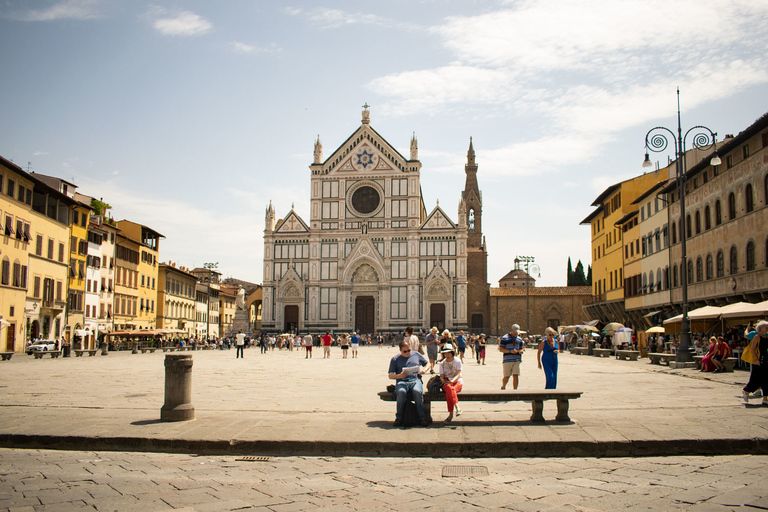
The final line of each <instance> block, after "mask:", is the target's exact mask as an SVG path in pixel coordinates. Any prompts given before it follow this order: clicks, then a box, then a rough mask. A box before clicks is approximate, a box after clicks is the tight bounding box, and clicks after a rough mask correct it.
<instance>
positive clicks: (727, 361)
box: [693, 356, 739, 372]
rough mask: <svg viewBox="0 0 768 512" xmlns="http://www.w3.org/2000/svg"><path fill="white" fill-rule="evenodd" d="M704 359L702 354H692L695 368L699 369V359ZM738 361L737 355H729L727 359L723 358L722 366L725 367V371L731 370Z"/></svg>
mask: <svg viewBox="0 0 768 512" xmlns="http://www.w3.org/2000/svg"><path fill="white" fill-rule="evenodd" d="M702 359H704V356H693V361H694V362H695V363H696V368H697V369H699V370H701V360H702ZM738 362H739V358H738V357H729V358H727V359H723V366H724V367H725V371H726V372H732V371H733V369H734V367H735V366H736V363H738Z"/></svg>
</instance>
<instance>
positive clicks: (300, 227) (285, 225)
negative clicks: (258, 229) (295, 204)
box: [275, 210, 309, 233]
mask: <svg viewBox="0 0 768 512" xmlns="http://www.w3.org/2000/svg"><path fill="white" fill-rule="evenodd" d="M275 233H309V226H307V224H306V223H305V222H304V221H303V220H301V217H299V215H298V214H297V213H296V212H295V211H294V210H291V211H290V213H288V215H286V217H285V219H283V220H282V222H280V225H278V226H277V228H275Z"/></svg>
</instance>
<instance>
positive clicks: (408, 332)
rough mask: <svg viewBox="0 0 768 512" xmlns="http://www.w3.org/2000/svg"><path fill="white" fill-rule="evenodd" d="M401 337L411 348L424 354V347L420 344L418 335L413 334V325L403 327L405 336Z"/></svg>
mask: <svg viewBox="0 0 768 512" xmlns="http://www.w3.org/2000/svg"><path fill="white" fill-rule="evenodd" d="M403 339H404V340H405V341H407V342H408V345H410V346H411V350H413V351H415V352H418V353H419V354H421V355H424V347H422V346H421V343H420V342H419V337H418V336H416V335H415V334H413V327H411V326H410V325H409V326H408V327H406V328H405V338H403Z"/></svg>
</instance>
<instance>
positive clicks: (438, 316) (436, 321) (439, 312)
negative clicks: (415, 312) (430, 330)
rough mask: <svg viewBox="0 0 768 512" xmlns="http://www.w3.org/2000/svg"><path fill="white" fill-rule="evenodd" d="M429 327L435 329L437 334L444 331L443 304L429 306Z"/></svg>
mask: <svg viewBox="0 0 768 512" xmlns="http://www.w3.org/2000/svg"><path fill="white" fill-rule="evenodd" d="M429 326H430V327H437V330H438V331H439V332H442V331H443V329H445V304H443V303H442V302H440V303H437V304H430V305H429Z"/></svg>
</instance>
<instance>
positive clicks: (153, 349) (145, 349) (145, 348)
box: [139, 347, 165, 354]
mask: <svg viewBox="0 0 768 512" xmlns="http://www.w3.org/2000/svg"><path fill="white" fill-rule="evenodd" d="M139 350H141V353H142V354H146V353H147V352H149V353H150V354H153V353H154V352H155V350H157V349H156V348H152V347H144V348H140V349H139ZM163 352H165V350H163Z"/></svg>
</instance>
